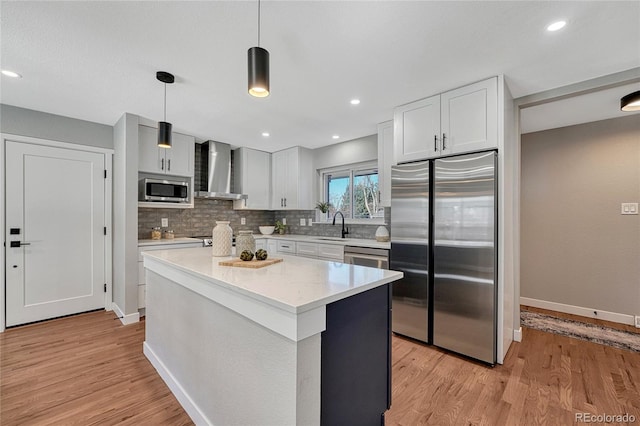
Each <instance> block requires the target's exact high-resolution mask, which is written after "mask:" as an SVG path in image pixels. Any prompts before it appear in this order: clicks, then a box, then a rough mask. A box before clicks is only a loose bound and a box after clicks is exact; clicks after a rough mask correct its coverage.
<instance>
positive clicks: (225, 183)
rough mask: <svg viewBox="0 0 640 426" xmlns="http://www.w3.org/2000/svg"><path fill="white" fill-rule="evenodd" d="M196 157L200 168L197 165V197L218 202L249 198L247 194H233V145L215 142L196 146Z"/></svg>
mask: <svg viewBox="0 0 640 426" xmlns="http://www.w3.org/2000/svg"><path fill="white" fill-rule="evenodd" d="M198 150H200V151H199V152H198ZM195 157H196V163H197V165H198V164H199V166H200V167H198V166H197V165H196V179H195V181H196V188H195V189H196V191H195V195H196V197H198V198H213V199H217V200H243V199H246V198H247V195H246V194H233V193H232V192H231V145H229V144H226V143H222V142H215V141H206V142H204V143H202V144H196V156H195ZM198 158H199V160H198ZM198 178H199V179H198Z"/></svg>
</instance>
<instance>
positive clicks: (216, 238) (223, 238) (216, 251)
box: [211, 221, 233, 256]
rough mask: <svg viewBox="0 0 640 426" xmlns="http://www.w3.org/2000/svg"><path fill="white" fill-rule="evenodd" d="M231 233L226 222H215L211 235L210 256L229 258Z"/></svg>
mask: <svg viewBox="0 0 640 426" xmlns="http://www.w3.org/2000/svg"><path fill="white" fill-rule="evenodd" d="M232 240H233V231H232V230H231V227H230V226H229V222H228V221H216V226H215V227H214V228H213V232H212V235H211V254H212V255H213V256H231V243H232Z"/></svg>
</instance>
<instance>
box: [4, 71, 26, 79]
mask: <svg viewBox="0 0 640 426" xmlns="http://www.w3.org/2000/svg"><path fill="white" fill-rule="evenodd" d="M2 74H4V75H6V76H7V77H13V78H22V76H21V75H20V74H18V73H17V72H15V71H10V70H2Z"/></svg>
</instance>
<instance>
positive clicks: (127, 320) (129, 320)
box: [111, 302, 140, 325]
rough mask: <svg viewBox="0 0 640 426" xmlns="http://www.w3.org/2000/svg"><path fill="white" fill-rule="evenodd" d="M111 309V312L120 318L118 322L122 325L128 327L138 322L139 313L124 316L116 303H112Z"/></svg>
mask: <svg viewBox="0 0 640 426" xmlns="http://www.w3.org/2000/svg"><path fill="white" fill-rule="evenodd" d="M111 307H112V308H113V312H114V313H115V314H116V315H117V316H118V318H120V322H122V324H123V325H129V324H133V323H136V322H139V321H140V313H138V312H136V313H134V314H129V315H125V314H124V312H122V309H120V306H118V305H116V303H115V302H114V303H112V304H111Z"/></svg>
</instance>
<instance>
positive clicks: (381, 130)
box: [378, 120, 395, 207]
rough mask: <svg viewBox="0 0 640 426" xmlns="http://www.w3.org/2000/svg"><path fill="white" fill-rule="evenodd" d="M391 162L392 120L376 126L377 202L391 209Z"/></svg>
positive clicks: (392, 163) (392, 162)
mask: <svg viewBox="0 0 640 426" xmlns="http://www.w3.org/2000/svg"><path fill="white" fill-rule="evenodd" d="M394 164H395V162H394V161H393V120H390V121H385V122H384V123H380V124H378V201H379V204H380V205H381V206H382V207H391V166H393V165H394Z"/></svg>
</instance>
